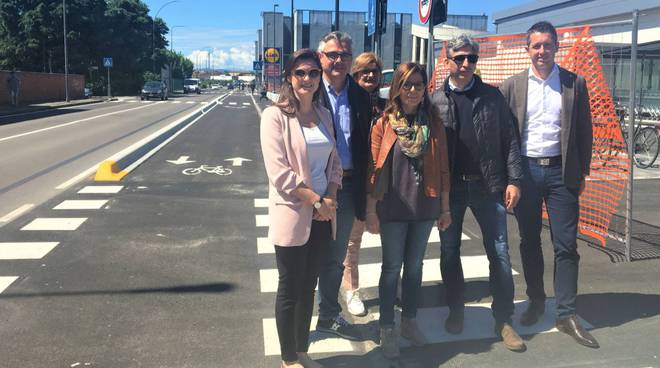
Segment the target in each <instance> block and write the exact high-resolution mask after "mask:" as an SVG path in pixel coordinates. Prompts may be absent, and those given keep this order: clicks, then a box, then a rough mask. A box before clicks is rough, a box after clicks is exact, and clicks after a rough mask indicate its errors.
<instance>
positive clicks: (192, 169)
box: [181, 167, 202, 175]
mask: <svg viewBox="0 0 660 368" xmlns="http://www.w3.org/2000/svg"><path fill="white" fill-rule="evenodd" d="M201 172H202V170H201V169H200V168H199V167H189V168H187V169H183V171H181V173H182V174H184V175H197V174H200V173H201Z"/></svg>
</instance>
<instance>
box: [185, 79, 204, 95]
mask: <svg viewBox="0 0 660 368" xmlns="http://www.w3.org/2000/svg"><path fill="white" fill-rule="evenodd" d="M183 93H197V94H200V93H202V89H201V87H200V86H199V78H186V79H184V80H183Z"/></svg>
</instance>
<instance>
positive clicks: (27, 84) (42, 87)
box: [0, 71, 85, 106]
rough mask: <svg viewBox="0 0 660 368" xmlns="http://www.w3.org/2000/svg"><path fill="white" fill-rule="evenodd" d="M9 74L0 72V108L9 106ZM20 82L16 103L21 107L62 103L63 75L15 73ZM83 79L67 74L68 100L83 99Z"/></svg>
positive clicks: (64, 98) (63, 97) (80, 76)
mask: <svg viewBox="0 0 660 368" xmlns="http://www.w3.org/2000/svg"><path fill="white" fill-rule="evenodd" d="M9 76H10V72H8V71H0V106H6V105H9V103H10V99H9V86H8V85H7V79H9ZM16 76H17V77H18V78H19V79H20V81H21V88H20V90H19V95H18V103H19V104H21V105H25V104H31V103H41V102H52V101H64V100H66V95H65V94H66V92H65V91H64V74H49V73H33V72H16ZM84 89H85V77H84V76H83V75H80V74H69V99H71V100H76V99H80V98H83V92H84Z"/></svg>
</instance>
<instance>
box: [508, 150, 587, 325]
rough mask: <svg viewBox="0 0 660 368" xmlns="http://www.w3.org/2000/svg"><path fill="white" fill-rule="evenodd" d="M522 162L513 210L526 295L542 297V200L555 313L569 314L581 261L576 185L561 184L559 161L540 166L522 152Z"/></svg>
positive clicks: (561, 176)
mask: <svg viewBox="0 0 660 368" xmlns="http://www.w3.org/2000/svg"><path fill="white" fill-rule="evenodd" d="M522 166H523V181H522V197H521V199H520V203H518V206H517V207H516V211H515V212H516V217H517V218H518V229H519V231H520V256H521V258H522V264H523V271H524V273H525V281H526V282H527V296H528V297H529V298H530V299H532V300H536V301H544V300H545V290H544V287H543V267H544V264H543V251H542V249H541V229H542V227H543V223H542V218H541V215H542V212H541V211H542V203H543V201H545V206H546V209H547V212H548V218H549V222H550V238H551V239H552V244H553V245H554V253H555V268H554V286H555V299H556V304H557V317H558V318H565V317H570V316H571V315H573V314H575V301H576V297H577V282H578V267H579V263H580V255H579V254H578V252H577V225H578V219H579V215H580V204H579V195H578V189H577V188H568V187H566V186H565V185H564V179H563V175H562V170H561V164H558V165H553V166H539V165H538V163H536V162H535V161H530V160H528V159H527V158H526V157H524V156H523V159H522Z"/></svg>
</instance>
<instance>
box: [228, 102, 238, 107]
mask: <svg viewBox="0 0 660 368" xmlns="http://www.w3.org/2000/svg"><path fill="white" fill-rule="evenodd" d="M229 104H230V105H232V106H234V105H238V104H237V103H236V102H230V103H229Z"/></svg>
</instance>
